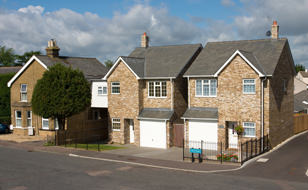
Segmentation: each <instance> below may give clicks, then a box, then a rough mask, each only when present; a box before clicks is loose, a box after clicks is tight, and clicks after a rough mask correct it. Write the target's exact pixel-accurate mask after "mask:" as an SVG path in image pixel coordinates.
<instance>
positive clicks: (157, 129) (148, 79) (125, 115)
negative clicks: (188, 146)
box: [104, 33, 202, 148]
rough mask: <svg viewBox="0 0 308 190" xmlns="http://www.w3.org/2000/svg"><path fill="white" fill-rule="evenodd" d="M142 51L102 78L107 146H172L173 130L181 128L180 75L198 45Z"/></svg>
mask: <svg viewBox="0 0 308 190" xmlns="http://www.w3.org/2000/svg"><path fill="white" fill-rule="evenodd" d="M148 40H149V38H148V36H147V35H146V33H144V34H143V35H142V36H141V47H138V48H136V49H135V50H134V51H132V52H131V53H130V55H129V56H121V57H119V58H118V59H117V60H116V62H115V64H114V65H113V67H112V68H111V69H110V70H109V72H108V73H107V74H106V76H105V77H104V80H107V85H108V88H109V89H110V90H109V91H108V112H109V117H110V123H109V125H110V129H109V137H110V140H111V141H113V142H117V143H123V144H124V143H134V144H136V145H139V146H142V147H156V148H167V147H170V146H171V145H172V136H173V134H172V127H173V124H174V123H182V122H183V121H182V120H181V118H180V117H181V116H182V114H183V113H184V111H185V110H186V107H187V85H186V83H187V82H186V81H185V80H186V79H184V78H183V77H182V75H183V73H184V72H185V71H186V70H187V68H188V67H189V66H190V65H191V63H192V62H193V61H194V59H195V57H196V56H197V55H198V54H199V52H200V51H201V49H202V45H201V44H189V45H174V46H153V47H152V46H151V47H150V46H148Z"/></svg>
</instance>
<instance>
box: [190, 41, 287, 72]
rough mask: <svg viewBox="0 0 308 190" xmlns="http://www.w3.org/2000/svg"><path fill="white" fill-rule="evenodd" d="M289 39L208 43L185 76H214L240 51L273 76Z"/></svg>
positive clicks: (251, 61) (262, 70)
mask: <svg viewBox="0 0 308 190" xmlns="http://www.w3.org/2000/svg"><path fill="white" fill-rule="evenodd" d="M286 43H287V39H285V38H280V39H262V40H239V41H225V42H208V43H207V45H206V46H205V47H204V48H203V50H202V51H201V53H200V54H199V55H198V57H197V58H196V60H195V61H194V62H193V64H192V65H191V67H190V68H189V69H188V70H187V71H186V73H185V74H184V76H204V75H209V76H210V75H212V76H213V75H214V74H215V73H216V72H217V71H218V70H219V69H220V68H221V67H222V66H223V65H224V64H225V63H226V61H227V60H228V59H229V58H230V57H231V56H232V55H233V54H234V53H235V52H236V51H239V52H241V53H242V55H243V56H244V57H245V58H247V60H248V61H249V62H250V63H251V64H252V65H253V66H254V67H255V68H256V69H257V70H259V71H260V73H263V74H264V75H272V74H273V73H274V71H275V68H276V65H277V63H278V60H279V58H280V55H281V53H282V51H283V48H284V46H285V44H286Z"/></svg>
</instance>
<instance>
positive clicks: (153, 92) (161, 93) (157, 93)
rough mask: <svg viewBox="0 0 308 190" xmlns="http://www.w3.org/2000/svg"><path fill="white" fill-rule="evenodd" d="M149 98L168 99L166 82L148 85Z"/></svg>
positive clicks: (154, 82)
mask: <svg viewBox="0 0 308 190" xmlns="http://www.w3.org/2000/svg"><path fill="white" fill-rule="evenodd" d="M148 84H149V85H148V88H149V89H148V96H149V97H151V98H160V97H167V83H166V81H153V82H149V83H148Z"/></svg>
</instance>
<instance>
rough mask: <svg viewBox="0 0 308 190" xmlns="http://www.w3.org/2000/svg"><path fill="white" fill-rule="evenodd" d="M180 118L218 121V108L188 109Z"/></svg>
mask: <svg viewBox="0 0 308 190" xmlns="http://www.w3.org/2000/svg"><path fill="white" fill-rule="evenodd" d="M182 118H185V119H204V120H206V119H210V120H217V119H218V108H207V107H205V108H204V107H192V108H188V109H187V110H186V111H185V113H184V115H183V116H182Z"/></svg>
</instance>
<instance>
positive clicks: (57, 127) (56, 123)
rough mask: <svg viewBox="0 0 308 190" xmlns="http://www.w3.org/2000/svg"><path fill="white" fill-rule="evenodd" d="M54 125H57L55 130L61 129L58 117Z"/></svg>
mask: <svg viewBox="0 0 308 190" xmlns="http://www.w3.org/2000/svg"><path fill="white" fill-rule="evenodd" d="M54 127H55V130H59V122H58V119H57V118H56V119H55V120H54Z"/></svg>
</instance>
